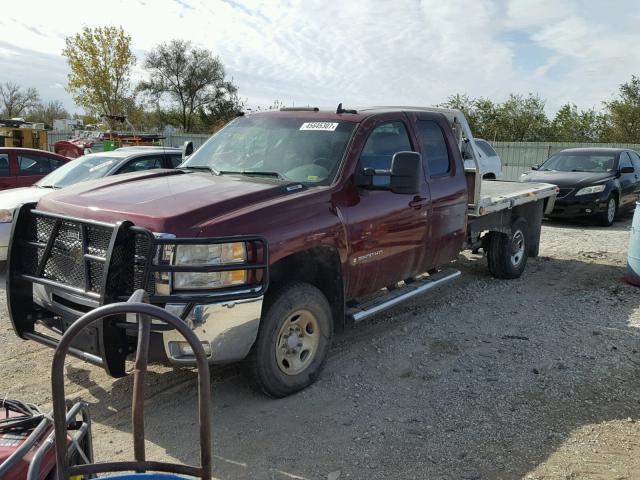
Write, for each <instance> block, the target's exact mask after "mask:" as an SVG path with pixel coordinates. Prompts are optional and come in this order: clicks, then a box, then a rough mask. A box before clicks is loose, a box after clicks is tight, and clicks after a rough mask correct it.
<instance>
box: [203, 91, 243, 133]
mask: <svg viewBox="0 0 640 480" xmlns="http://www.w3.org/2000/svg"><path fill="white" fill-rule="evenodd" d="M220 92H221V95H219V97H218V98H217V99H216V100H215V101H214V103H212V104H209V105H206V106H204V107H202V108H201V109H200V111H199V114H200V119H201V121H202V123H204V124H205V125H207V126H208V127H209V130H210V131H211V132H216V131H218V130H219V129H220V128H222V127H223V126H224V125H225V123H227V122H229V121H230V120H232V119H234V118H235V117H237V116H238V115H240V114H241V113H242V111H243V109H244V106H245V103H246V102H245V101H244V100H242V99H240V97H238V94H237V93H235V92H234V93H229V92H227V91H220Z"/></svg>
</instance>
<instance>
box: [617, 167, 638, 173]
mask: <svg viewBox="0 0 640 480" xmlns="http://www.w3.org/2000/svg"><path fill="white" fill-rule="evenodd" d="M635 171H636V170H635V168H633V167H622V168H621V169H620V173H623V174H624V173H633V172H635Z"/></svg>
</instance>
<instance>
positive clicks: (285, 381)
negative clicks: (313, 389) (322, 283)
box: [249, 282, 333, 398]
mask: <svg viewBox="0 0 640 480" xmlns="http://www.w3.org/2000/svg"><path fill="white" fill-rule="evenodd" d="M272 295H273V296H272V297H271V298H268V299H267V300H266V302H265V310H264V311H263V313H262V319H261V321H260V329H259V330H258V338H257V339H256V343H255V345H254V347H253V349H252V352H251V355H250V358H249V366H250V368H251V373H252V374H253V377H254V379H255V381H256V383H257V384H258V386H259V388H260V389H261V390H262V391H263V392H264V393H266V394H267V395H270V396H272V397H278V398H279V397H286V396H287V395H291V394H292V393H295V392H297V391H299V390H302V389H303V388H305V387H307V386H309V385H310V384H312V383H313V382H315V380H316V379H317V378H318V376H319V375H320V371H321V370H322V367H323V366H324V363H325V360H326V358H327V352H328V351H329V347H330V345H331V338H332V335H333V322H332V315H331V307H330V306H329V302H328V301H327V299H326V297H325V296H324V295H323V294H322V292H321V291H320V290H318V289H317V288H316V287H314V286H313V285H310V284H308V283H302V282H293V283H291V284H289V285H287V286H285V287H282V288H280V289H278V290H276V291H275V292H274V293H273V294H272Z"/></svg>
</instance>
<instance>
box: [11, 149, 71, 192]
mask: <svg viewBox="0 0 640 480" xmlns="http://www.w3.org/2000/svg"><path fill="white" fill-rule="evenodd" d="M70 160H71V159H70V158H67V157H63V156H62V155H58V154H57V153H52V152H47V151H46V150H36V149H35V148H12V147H5V148H0V190H7V189H9V188H16V187H28V186H30V185H33V184H34V183H36V182H37V181H38V180H40V179H41V178H42V177H44V176H45V175H48V174H49V173H51V172H53V171H54V170H55V169H56V168H58V167H61V166H62V165H64V164H65V163H67V162H68V161H70Z"/></svg>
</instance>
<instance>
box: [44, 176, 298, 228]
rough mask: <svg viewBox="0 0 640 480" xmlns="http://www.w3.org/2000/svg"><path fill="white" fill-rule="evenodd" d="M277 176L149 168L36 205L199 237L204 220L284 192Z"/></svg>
mask: <svg viewBox="0 0 640 480" xmlns="http://www.w3.org/2000/svg"><path fill="white" fill-rule="evenodd" d="M287 185H288V184H284V183H283V182H281V181H276V180H272V179H262V178H255V177H251V178H250V177H236V176H216V175H212V174H210V173H208V172H184V171H181V170H152V171H148V172H140V173H133V174H124V175H115V176H112V177H107V178H103V179H100V180H94V181H89V182H82V183H79V184H77V185H74V186H71V187H67V188H65V189H64V190H60V191H57V192H54V193H52V194H50V195H47V196H45V197H43V198H42V199H41V201H40V203H38V209H40V210H44V211H48V212H52V213H58V214H62V215H67V216H72V217H78V218H87V219H92V220H99V221H103V222H110V223H115V222H118V221H121V220H129V221H131V222H133V223H134V224H136V225H138V226H141V227H145V228H148V229H150V230H152V231H154V232H162V233H175V234H180V235H181V236H197V235H198V232H199V231H200V228H199V225H200V224H201V223H202V222H205V221H208V220H211V219H213V218H216V217H219V216H222V215H229V214H231V213H232V212H233V211H234V210H237V209H240V208H243V207H246V206H248V205H253V204H257V203H261V202H265V201H268V200H270V199H273V198H276V197H279V196H283V195H286V194H287V188H286V187H287Z"/></svg>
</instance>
